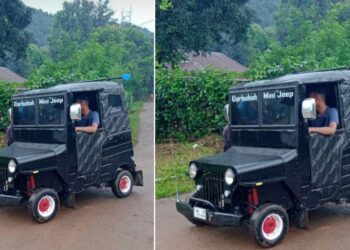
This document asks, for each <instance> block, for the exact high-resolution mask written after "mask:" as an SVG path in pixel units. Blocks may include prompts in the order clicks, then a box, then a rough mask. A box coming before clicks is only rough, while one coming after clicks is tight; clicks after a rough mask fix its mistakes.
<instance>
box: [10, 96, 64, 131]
mask: <svg viewBox="0 0 350 250" xmlns="http://www.w3.org/2000/svg"><path fill="white" fill-rule="evenodd" d="M64 100H65V98H64V96H63V95H57V96H45V97H35V98H23V99H16V100H13V103H12V107H13V124H14V125H15V126H50V125H51V126H52V125H64V124H65V101H64Z"/></svg>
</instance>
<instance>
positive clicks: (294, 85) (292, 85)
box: [229, 82, 299, 129]
mask: <svg viewBox="0 0 350 250" xmlns="http://www.w3.org/2000/svg"><path fill="white" fill-rule="evenodd" d="M297 84H298V83H296V82H293V83H287V84H283V85H281V84H276V85H269V86H266V87H264V86H259V87H256V88H244V89H232V90H230V92H229V106H230V108H229V112H230V122H229V123H230V127H231V128H240V129H245V128H247V129H249V128H251V129H260V128H295V127H297V125H298V123H299V115H298V114H299V100H298V99H297V98H299V91H298V85H297ZM283 89H293V90H294V116H295V117H294V118H295V119H294V123H292V124H263V121H262V119H263V117H262V106H263V103H262V101H263V100H262V95H263V91H271V90H283ZM251 92H256V93H257V96H258V115H259V119H258V120H259V123H258V124H256V125H232V110H231V108H232V107H231V106H232V95H234V94H242V93H251Z"/></svg>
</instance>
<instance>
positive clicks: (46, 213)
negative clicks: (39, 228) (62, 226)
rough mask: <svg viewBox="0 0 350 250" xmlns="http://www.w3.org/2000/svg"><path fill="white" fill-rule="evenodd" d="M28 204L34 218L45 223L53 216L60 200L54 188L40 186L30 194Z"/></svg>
mask: <svg viewBox="0 0 350 250" xmlns="http://www.w3.org/2000/svg"><path fill="white" fill-rule="evenodd" d="M28 205H29V211H30V212H31V214H32V216H33V218H34V220H36V221H37V222H39V223H45V222H48V221H50V220H51V219H53V218H54V217H55V215H56V213H57V211H58V208H59V206H60V200H59V198H58V195H57V193H56V192H55V191H54V190H52V189H49V188H41V189H38V190H36V191H35V192H34V193H33V194H32V195H31V196H30V198H29V203H28Z"/></svg>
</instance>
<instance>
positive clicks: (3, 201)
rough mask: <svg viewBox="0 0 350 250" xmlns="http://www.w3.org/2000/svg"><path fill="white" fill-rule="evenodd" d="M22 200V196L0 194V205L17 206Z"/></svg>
mask: <svg viewBox="0 0 350 250" xmlns="http://www.w3.org/2000/svg"><path fill="white" fill-rule="evenodd" d="M22 201H23V197H21V196H14V195H7V194H0V206H19V205H21V203H22Z"/></svg>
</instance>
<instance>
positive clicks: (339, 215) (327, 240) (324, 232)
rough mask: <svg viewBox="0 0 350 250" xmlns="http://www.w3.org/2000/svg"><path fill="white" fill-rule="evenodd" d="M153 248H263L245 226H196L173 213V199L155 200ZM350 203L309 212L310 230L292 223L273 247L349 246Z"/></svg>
mask: <svg viewBox="0 0 350 250" xmlns="http://www.w3.org/2000/svg"><path fill="white" fill-rule="evenodd" d="M156 232H157V234H156V249H157V250H163V249H167V250H172V249H174V250H175V249H191V250H197V249H198V250H200V249H208V250H209V249H222V250H225V249H230V250H235V249H240V250H242V249H262V248H260V247H259V246H258V245H256V244H255V242H254V241H253V239H252V237H251V236H250V234H249V232H248V228H247V227H241V228H223V227H212V226H204V227H196V226H193V224H191V223H190V222H189V221H188V220H187V219H186V218H185V217H183V216H182V215H180V214H179V213H177V212H176V208H175V198H169V199H161V200H158V201H157V202H156ZM349 232H350V205H335V204H327V205H325V206H323V207H321V208H319V209H318V210H315V211H312V212H310V230H302V229H298V228H296V227H295V226H294V225H293V224H292V225H291V227H290V229H289V232H288V234H287V235H286V237H285V239H284V241H283V242H282V243H281V244H280V245H278V246H276V247H274V248H273V249H276V250H278V249H284V250H285V249H290V250H294V249H295V250H300V249H308V250H311V249H315V250H316V249H317V250H323V249H325V250H326V249H327V250H329V249H344V250H345V249H349V245H350V237H349V236H350V234H349Z"/></svg>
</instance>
